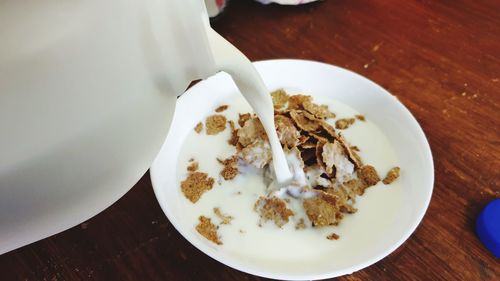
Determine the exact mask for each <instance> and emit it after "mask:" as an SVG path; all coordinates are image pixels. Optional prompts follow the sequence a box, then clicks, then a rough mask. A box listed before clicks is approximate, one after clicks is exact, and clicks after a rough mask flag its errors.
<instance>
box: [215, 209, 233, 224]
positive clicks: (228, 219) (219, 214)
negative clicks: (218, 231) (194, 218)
mask: <svg viewBox="0 0 500 281" xmlns="http://www.w3.org/2000/svg"><path fill="white" fill-rule="evenodd" d="M214 214H215V215H216V216H217V217H218V218H219V219H220V220H221V224H231V221H232V220H233V217H232V216H228V215H224V214H223V213H222V211H221V210H220V209H219V208H217V207H215V208H214Z"/></svg>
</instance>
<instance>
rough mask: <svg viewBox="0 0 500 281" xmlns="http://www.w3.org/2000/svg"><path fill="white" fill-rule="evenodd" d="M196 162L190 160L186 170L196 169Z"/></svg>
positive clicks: (192, 170)
mask: <svg viewBox="0 0 500 281" xmlns="http://www.w3.org/2000/svg"><path fill="white" fill-rule="evenodd" d="M198 166H199V165H198V162H194V161H193V162H191V164H189V166H188V167H187V170H188V172H194V171H196V170H198Z"/></svg>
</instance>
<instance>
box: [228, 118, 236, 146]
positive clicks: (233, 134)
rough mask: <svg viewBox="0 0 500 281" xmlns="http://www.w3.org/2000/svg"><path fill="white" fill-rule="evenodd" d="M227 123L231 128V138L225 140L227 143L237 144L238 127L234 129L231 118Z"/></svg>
mask: <svg viewBox="0 0 500 281" xmlns="http://www.w3.org/2000/svg"><path fill="white" fill-rule="evenodd" d="M228 123H229V128H230V129H231V138H230V139H229V140H228V141H227V143H229V144H230V145H233V146H236V145H237V144H238V129H236V126H235V125H234V122H233V120H229V121H228Z"/></svg>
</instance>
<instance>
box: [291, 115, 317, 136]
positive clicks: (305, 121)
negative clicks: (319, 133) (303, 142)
mask: <svg viewBox="0 0 500 281" xmlns="http://www.w3.org/2000/svg"><path fill="white" fill-rule="evenodd" d="M290 117H292V119H293V121H295V124H297V127H299V128H300V129H302V130H304V131H307V132H314V131H316V130H318V129H319V128H320V126H321V123H320V122H318V121H317V120H316V118H315V117H314V115H312V114H311V113H309V112H306V111H303V110H292V111H290Z"/></svg>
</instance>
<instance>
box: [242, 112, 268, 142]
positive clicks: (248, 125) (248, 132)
mask: <svg viewBox="0 0 500 281" xmlns="http://www.w3.org/2000/svg"><path fill="white" fill-rule="evenodd" d="M258 140H267V135H266V131H265V130H264V127H263V126H262V123H260V120H259V119H258V118H256V117H255V118H251V119H248V120H247V121H246V122H245V124H244V125H243V127H241V128H240V129H239V130H238V141H239V143H240V144H241V145H242V146H244V147H245V146H248V145H250V144H252V143H254V142H256V141H258Z"/></svg>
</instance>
